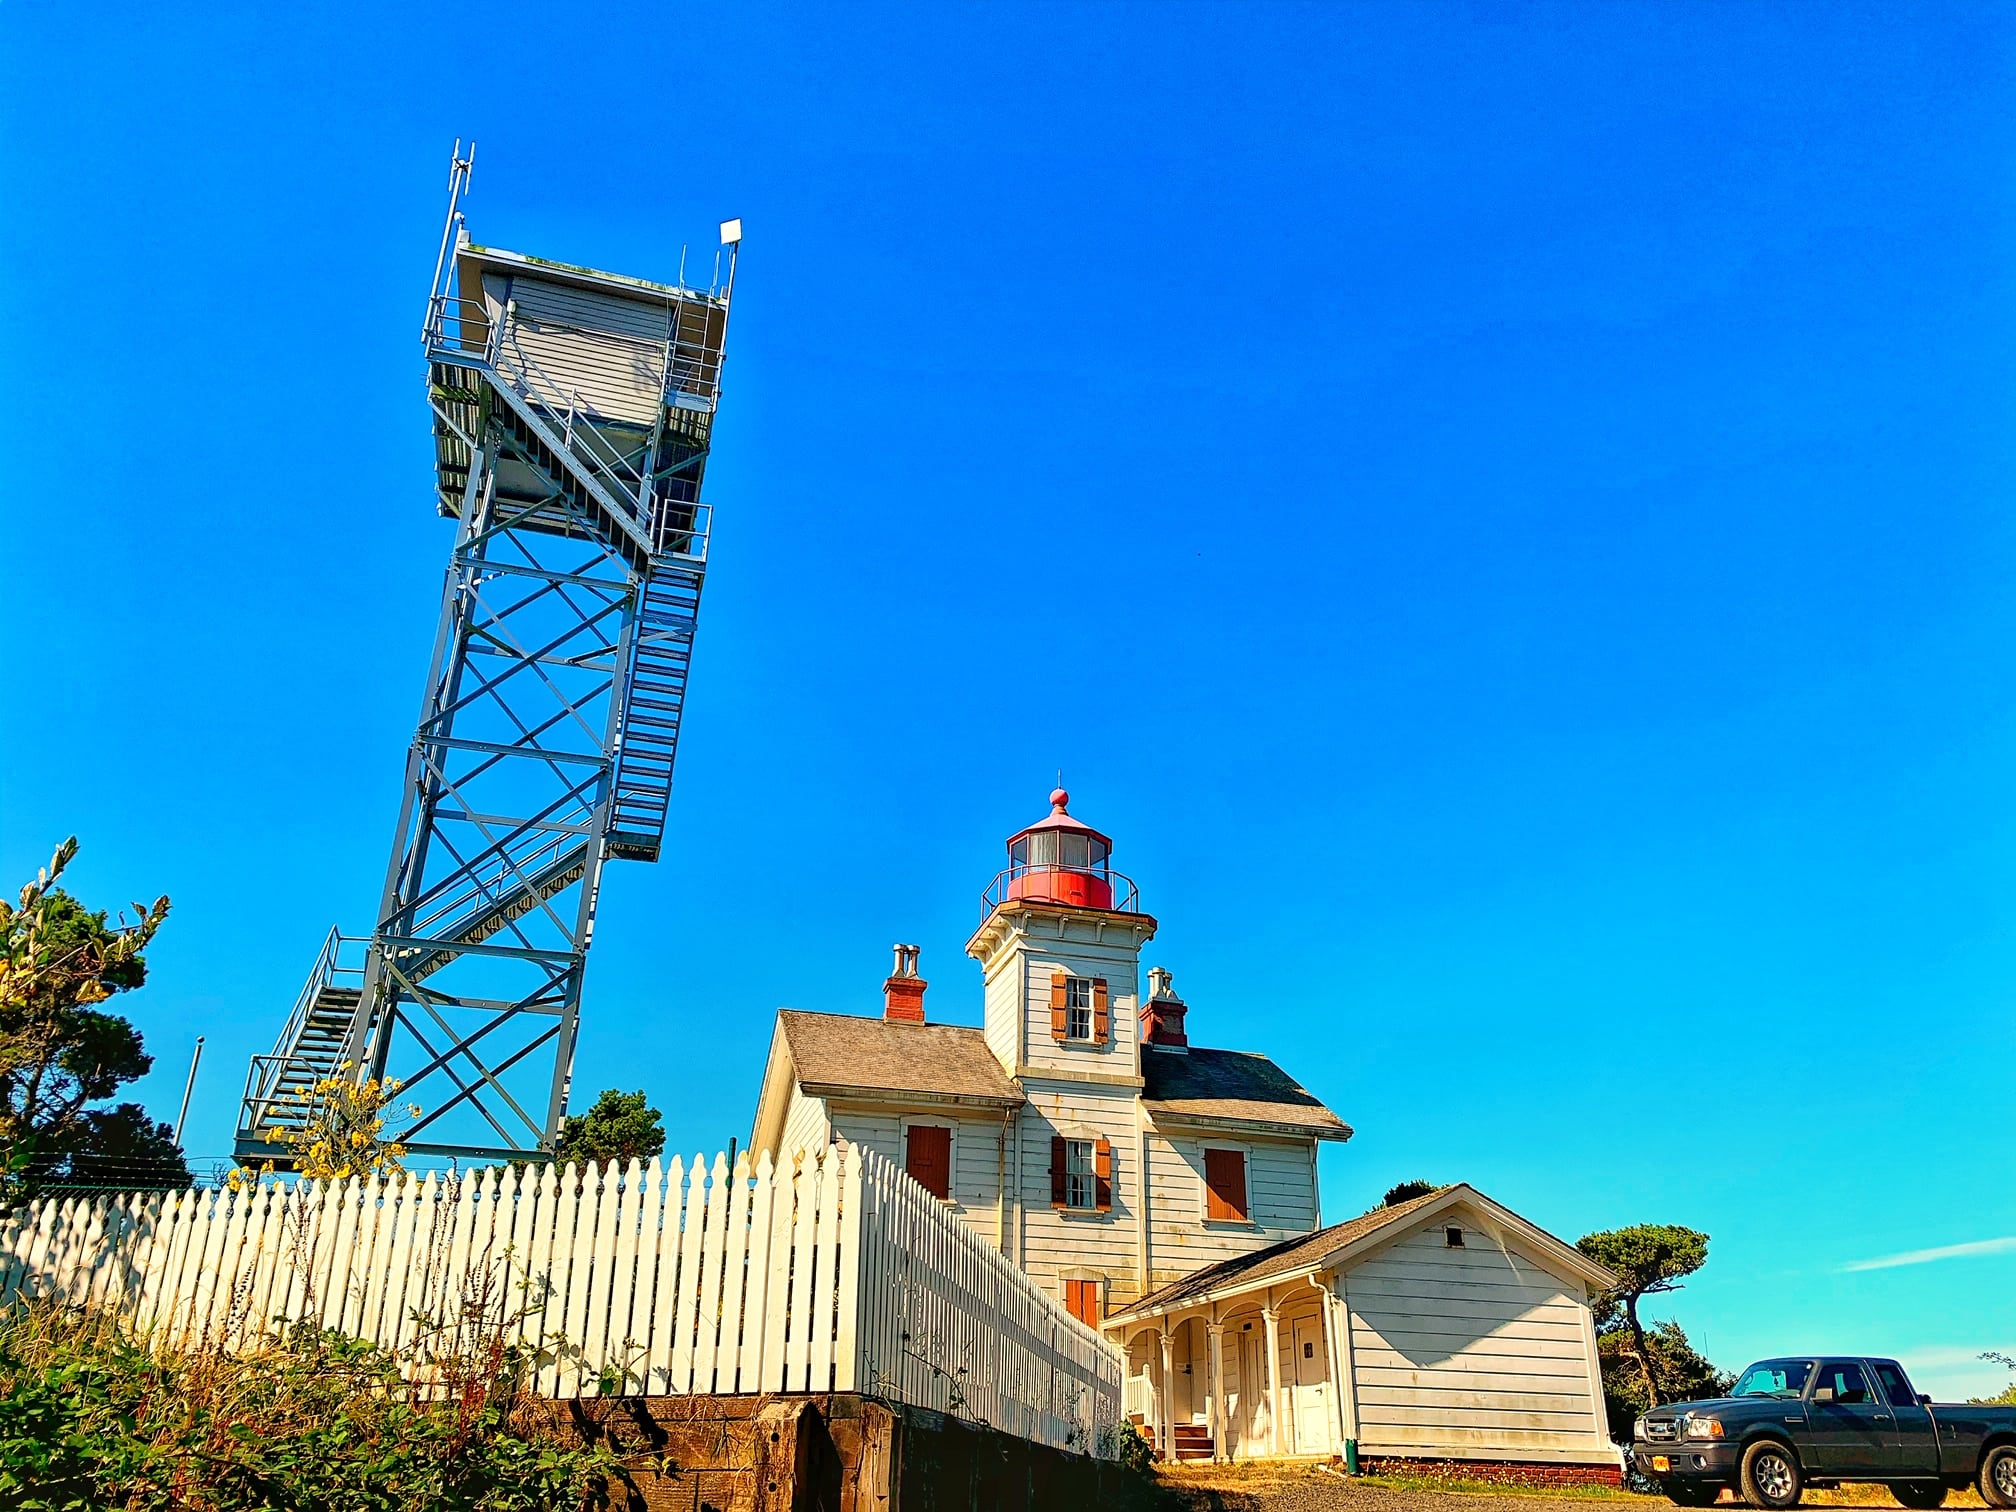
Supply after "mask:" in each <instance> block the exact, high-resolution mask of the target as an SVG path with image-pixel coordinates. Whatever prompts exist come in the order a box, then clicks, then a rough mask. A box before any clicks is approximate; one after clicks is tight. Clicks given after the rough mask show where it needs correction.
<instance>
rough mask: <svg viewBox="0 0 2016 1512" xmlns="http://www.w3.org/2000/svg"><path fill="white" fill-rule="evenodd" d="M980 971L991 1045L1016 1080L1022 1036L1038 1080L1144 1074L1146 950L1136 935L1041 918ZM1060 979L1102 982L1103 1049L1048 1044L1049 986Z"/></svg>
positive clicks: (1029, 1065)
mask: <svg viewBox="0 0 2016 1512" xmlns="http://www.w3.org/2000/svg"><path fill="white" fill-rule="evenodd" d="M982 964H983V966H984V967H985V969H986V971H987V995H986V1035H987V1043H988V1045H989V1046H990V1047H991V1048H992V1049H993V1050H994V1053H995V1055H996V1056H998V1057H1001V1062H1002V1064H1003V1065H1004V1066H1006V1067H1008V1069H1009V1071H1010V1072H1011V1074H1012V1073H1014V1072H1016V1071H1017V1070H1018V1069H1020V1068H1018V1067H1017V1066H1016V1063H1015V1060H1014V1055H1015V1050H1016V1040H1017V1035H1018V1033H1019V1035H1020V1037H1021V1051H1022V1055H1023V1057H1024V1060H1023V1067H1026V1069H1028V1070H1029V1071H1032V1072H1034V1073H1036V1074H1038V1075H1040V1074H1041V1073H1042V1072H1044V1071H1045V1070H1058V1069H1064V1070H1070V1071H1096V1072H1100V1073H1103V1074H1106V1075H1120V1076H1138V1075H1139V1074H1140V1071H1141V1057H1140V1049H1139V1045H1138V1040H1139V1036H1140V1023H1139V1020H1138V1018H1137V1014H1138V1013H1139V1011H1140V1006H1141V1005H1140V976H1141V943H1140V939H1139V935H1138V933H1137V932H1136V931H1135V930H1133V929H1131V928H1117V929H1116V928H1114V927H1113V926H1111V925H1110V924H1107V925H1102V924H1100V923H1098V922H1088V921H1085V920H1078V919H1063V918H1055V917H1051V916H1049V915H1036V916H1033V917H1031V918H1030V919H1029V921H1028V927H1027V929H1026V930H1025V931H1023V932H1020V933H1010V934H1009V935H1008V936H1007V937H1006V940H1005V942H1004V943H1003V944H1002V945H1001V947H1000V948H999V949H998V950H997V951H996V952H995V954H994V955H993V956H992V957H990V958H989V959H988V960H986V961H985V962H983V963H982ZM1059 971H1061V972H1063V973H1064V974H1065V975H1066V976H1081V977H1100V978H1104V980H1105V982H1106V1006H1107V1012H1108V1016H1109V1019H1110V1025H1109V1031H1108V1036H1107V1040H1106V1043H1105V1044H1104V1045H1102V1046H1092V1045H1085V1044H1075V1045H1074V1044H1071V1043H1068V1042H1067V1043H1063V1044H1060V1043H1059V1042H1058V1041H1056V1040H1054V1039H1052V1038H1051V1037H1050V979H1051V977H1052V976H1053V975H1054V974H1055V973H1057V972H1059Z"/></svg>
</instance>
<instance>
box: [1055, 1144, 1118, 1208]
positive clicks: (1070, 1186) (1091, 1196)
mask: <svg viewBox="0 0 2016 1512" xmlns="http://www.w3.org/2000/svg"><path fill="white" fill-rule="evenodd" d="M1050 1205H1051V1206H1052V1207H1055V1208H1058V1209H1060V1210H1062V1211H1068V1212H1078V1213H1110V1212H1112V1211H1113V1144H1112V1141H1111V1140H1106V1139H1071V1138H1068V1137H1066V1136H1065V1135H1062V1134H1060V1135H1058V1136H1057V1137H1056V1138H1054V1139H1052V1140H1051V1141H1050Z"/></svg>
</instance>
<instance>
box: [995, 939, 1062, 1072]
mask: <svg viewBox="0 0 2016 1512" xmlns="http://www.w3.org/2000/svg"><path fill="white" fill-rule="evenodd" d="M985 970H986V974H987V986H986V991H985V994H984V996H983V998H982V1000H981V1001H982V1013H981V1022H982V1025H983V1028H982V1033H984V1034H985V1036H986V1039H987V1048H988V1049H989V1050H992V1051H993V1052H994V1059H996V1060H998V1061H999V1062H1001V1069H1002V1070H1003V1071H1006V1072H1007V1073H1008V1074H1009V1075H1010V1076H1013V1075H1014V1074H1015V1069H1016V1061H1017V1056H1018V1055H1019V1053H1020V1049H1021V1046H1020V1043H1019V1041H1018V1039H1017V1035H1018V1034H1019V1033H1020V1032H1021V1029H1022V1006H1023V994H1024V992H1025V991H1026V988H1025V986H1024V975H1025V974H1024V970H1023V962H1022V957H1021V955H1020V954H1019V953H1018V952H1016V951H1013V950H1005V951H1001V952H1000V953H998V954H997V955H996V956H995V957H994V959H993V960H991V961H989V962H987V963H986V968H985ZM1043 1032H1044V1033H1045V1034H1048V1033H1049V1032H1050V1029H1049V1025H1048V1023H1047V1022H1046V1023H1045V1025H1044V1029H1043Z"/></svg>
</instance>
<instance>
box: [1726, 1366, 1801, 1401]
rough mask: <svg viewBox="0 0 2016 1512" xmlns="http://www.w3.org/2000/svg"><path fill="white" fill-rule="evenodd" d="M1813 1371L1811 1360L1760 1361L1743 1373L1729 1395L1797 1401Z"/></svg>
mask: <svg viewBox="0 0 2016 1512" xmlns="http://www.w3.org/2000/svg"><path fill="white" fill-rule="evenodd" d="M1812 1370H1813V1362H1812V1361H1811V1360H1759V1361H1758V1362H1757V1363H1756V1364H1755V1365H1752V1366H1751V1367H1750V1368H1749V1369H1748V1370H1746V1371H1744V1372H1743V1374H1742V1376H1741V1377H1740V1378H1739V1379H1738V1380H1737V1382H1736V1389H1735V1390H1734V1391H1731V1392H1730V1393H1729V1395H1731V1396H1739V1397H1745V1396H1761V1397H1785V1398H1787V1399H1788V1400H1792V1401H1796V1400H1798V1397H1799V1393H1800V1392H1802V1391H1804V1390H1805V1389H1806V1377H1807V1376H1808V1375H1809V1374H1811V1373H1812Z"/></svg>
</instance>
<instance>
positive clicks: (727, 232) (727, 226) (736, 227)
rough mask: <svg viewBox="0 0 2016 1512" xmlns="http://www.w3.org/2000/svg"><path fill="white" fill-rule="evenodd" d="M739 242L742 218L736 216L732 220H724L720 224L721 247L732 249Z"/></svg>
mask: <svg viewBox="0 0 2016 1512" xmlns="http://www.w3.org/2000/svg"><path fill="white" fill-rule="evenodd" d="M741 240H742V218H741V217H740V216H737V217H736V218H735V219H734V220H725V221H723V222H721V245H722V246H724V247H732V246H734V245H735V244H736V243H737V242H739V241H741Z"/></svg>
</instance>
